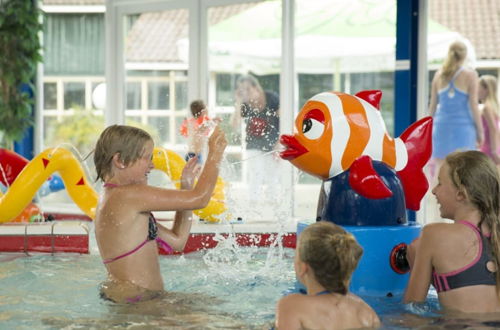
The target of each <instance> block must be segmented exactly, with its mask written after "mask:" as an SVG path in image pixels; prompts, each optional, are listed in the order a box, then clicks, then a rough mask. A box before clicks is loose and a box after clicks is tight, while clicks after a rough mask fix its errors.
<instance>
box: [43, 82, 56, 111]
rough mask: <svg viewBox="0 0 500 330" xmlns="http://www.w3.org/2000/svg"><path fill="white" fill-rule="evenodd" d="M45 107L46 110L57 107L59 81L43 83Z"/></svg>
mask: <svg viewBox="0 0 500 330" xmlns="http://www.w3.org/2000/svg"><path fill="white" fill-rule="evenodd" d="M43 108H44V109H45V110H55V109H57V83H44V84H43Z"/></svg>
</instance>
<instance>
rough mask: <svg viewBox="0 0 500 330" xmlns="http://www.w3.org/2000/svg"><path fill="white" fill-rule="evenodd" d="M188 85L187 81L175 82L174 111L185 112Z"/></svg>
mask: <svg viewBox="0 0 500 330" xmlns="http://www.w3.org/2000/svg"><path fill="white" fill-rule="evenodd" d="M187 86H188V84H187V81H176V82H175V110H176V111H182V110H186V109H187V107H188V101H187V99H188V96H187V93H188V88H187Z"/></svg>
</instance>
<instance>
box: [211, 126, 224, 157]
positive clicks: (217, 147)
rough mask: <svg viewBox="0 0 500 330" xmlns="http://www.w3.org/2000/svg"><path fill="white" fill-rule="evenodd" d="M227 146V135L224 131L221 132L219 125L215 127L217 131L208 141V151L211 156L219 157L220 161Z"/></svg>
mask: <svg viewBox="0 0 500 330" xmlns="http://www.w3.org/2000/svg"><path fill="white" fill-rule="evenodd" d="M226 146H227V140H226V135H225V134H224V131H222V130H221V128H220V127H219V125H217V126H215V129H214V131H213V133H212V135H210V138H209V139H208V150H209V154H213V155H215V156H217V157H218V158H219V159H220V158H221V157H222V155H223V154H224V150H225V149H226Z"/></svg>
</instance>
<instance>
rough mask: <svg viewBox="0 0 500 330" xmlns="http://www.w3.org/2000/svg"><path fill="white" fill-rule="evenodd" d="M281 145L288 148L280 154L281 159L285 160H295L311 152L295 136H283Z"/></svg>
mask: <svg viewBox="0 0 500 330" xmlns="http://www.w3.org/2000/svg"><path fill="white" fill-rule="evenodd" d="M280 143H281V144H282V145H284V146H285V147H286V149H285V150H284V151H282V152H280V157H281V158H283V159H285V160H293V159H295V158H297V157H299V156H301V155H303V154H305V153H306V152H308V151H309V150H307V149H306V148H305V147H304V146H303V145H302V144H300V142H299V141H297V139H296V138H295V136H293V135H285V134H283V135H281V137H280Z"/></svg>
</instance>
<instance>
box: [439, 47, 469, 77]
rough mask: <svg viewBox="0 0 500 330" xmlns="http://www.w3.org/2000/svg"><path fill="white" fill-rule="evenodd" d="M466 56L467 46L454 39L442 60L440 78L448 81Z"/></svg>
mask: <svg viewBox="0 0 500 330" xmlns="http://www.w3.org/2000/svg"><path fill="white" fill-rule="evenodd" d="M466 57H467V46H466V45H465V44H464V43H463V42H461V41H455V42H454V43H452V44H451V45H450V48H448V55H447V56H446V59H445V60H444V63H443V67H442V68H441V79H442V81H443V82H448V81H450V80H451V78H452V77H453V74H454V73H455V71H457V69H458V68H459V67H460V65H462V63H463V62H464V61H465V58H466Z"/></svg>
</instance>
